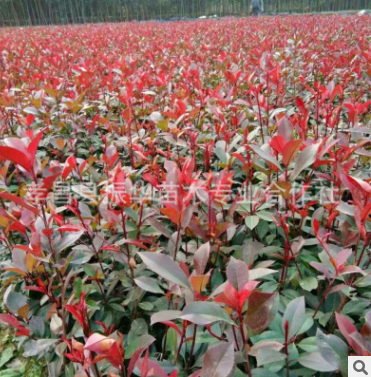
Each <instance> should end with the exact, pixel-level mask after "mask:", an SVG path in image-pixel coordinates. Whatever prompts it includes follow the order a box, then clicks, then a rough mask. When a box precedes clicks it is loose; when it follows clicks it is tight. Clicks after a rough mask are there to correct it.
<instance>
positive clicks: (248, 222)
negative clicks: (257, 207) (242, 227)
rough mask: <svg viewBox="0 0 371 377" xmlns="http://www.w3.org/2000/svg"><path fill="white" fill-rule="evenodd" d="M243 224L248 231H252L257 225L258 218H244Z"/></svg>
mask: <svg viewBox="0 0 371 377" xmlns="http://www.w3.org/2000/svg"><path fill="white" fill-rule="evenodd" d="M245 224H246V226H247V227H248V228H249V229H250V230H253V229H254V228H255V227H256V226H257V225H258V224H259V217H258V216H255V215H254V216H246V217H245Z"/></svg>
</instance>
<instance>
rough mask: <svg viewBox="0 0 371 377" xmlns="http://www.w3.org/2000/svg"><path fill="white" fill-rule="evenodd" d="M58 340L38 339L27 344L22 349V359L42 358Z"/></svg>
mask: <svg viewBox="0 0 371 377" xmlns="http://www.w3.org/2000/svg"><path fill="white" fill-rule="evenodd" d="M57 342H58V339H38V340H32V341H30V342H28V343H27V344H26V345H25V347H24V353H23V356H24V357H34V356H37V357H38V358H41V357H43V356H44V355H45V354H46V352H48V350H49V349H50V348H51V347H53V346H55V344H56V343H57Z"/></svg>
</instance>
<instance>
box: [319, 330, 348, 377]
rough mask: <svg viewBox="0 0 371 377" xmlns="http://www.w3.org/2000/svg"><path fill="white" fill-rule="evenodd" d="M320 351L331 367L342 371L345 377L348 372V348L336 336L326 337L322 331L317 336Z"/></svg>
mask: <svg viewBox="0 0 371 377" xmlns="http://www.w3.org/2000/svg"><path fill="white" fill-rule="evenodd" d="M316 340H317V346H318V351H319V352H320V354H321V356H322V357H323V358H324V359H325V360H326V361H327V362H328V363H329V364H331V365H333V366H334V367H336V368H337V369H340V371H341V373H342V375H343V376H345V375H346V373H347V371H348V346H347V345H346V343H345V342H344V341H343V340H341V339H340V338H338V337H337V336H335V335H332V334H329V335H325V334H324V333H323V332H322V331H321V330H320V329H317V334H316Z"/></svg>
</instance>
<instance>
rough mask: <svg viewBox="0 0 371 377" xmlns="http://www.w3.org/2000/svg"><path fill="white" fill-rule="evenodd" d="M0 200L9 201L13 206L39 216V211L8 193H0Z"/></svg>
mask: <svg viewBox="0 0 371 377" xmlns="http://www.w3.org/2000/svg"><path fill="white" fill-rule="evenodd" d="M0 198H2V199H6V200H10V201H12V202H13V203H15V204H18V205H20V206H21V207H24V208H27V209H28V210H29V211H31V212H33V213H34V214H35V215H38V214H39V210H38V209H37V208H36V207H34V206H32V205H30V204H28V203H27V202H26V201H25V200H24V199H22V198H20V197H19V196H15V195H13V194H11V193H9V192H2V193H0Z"/></svg>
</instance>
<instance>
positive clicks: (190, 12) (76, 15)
mask: <svg viewBox="0 0 371 377" xmlns="http://www.w3.org/2000/svg"><path fill="white" fill-rule="evenodd" d="M250 1H251V0H0V25H1V26H20V25H44V24H67V23H84V22H117V21H128V20H150V19H169V18H172V17H189V18H195V17H199V16H201V15H214V14H217V15H218V16H228V15H236V16H241V15H247V14H248V12H249V5H250ZM264 5H265V12H267V13H276V12H277V13H281V12H299V13H301V12H323V11H330V12H332V11H345V10H355V9H367V8H370V7H371V0H264Z"/></svg>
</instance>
